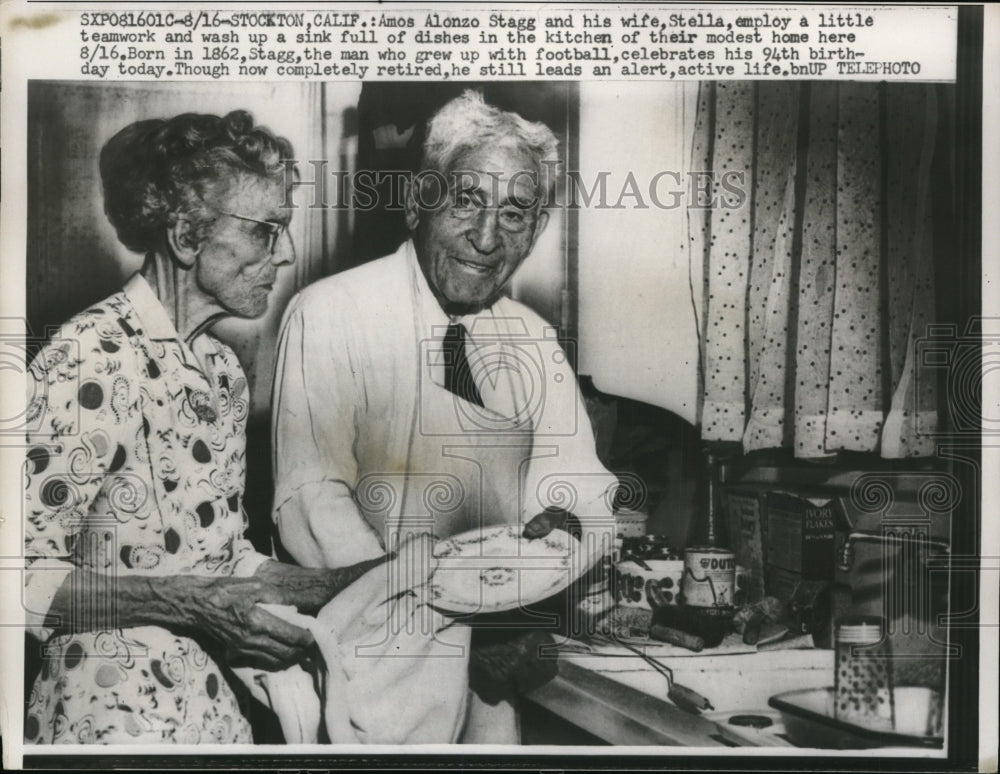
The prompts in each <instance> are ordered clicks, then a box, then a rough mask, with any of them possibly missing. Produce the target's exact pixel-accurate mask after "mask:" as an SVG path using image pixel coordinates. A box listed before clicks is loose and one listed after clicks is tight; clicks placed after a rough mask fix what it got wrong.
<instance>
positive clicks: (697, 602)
mask: <svg viewBox="0 0 1000 774" xmlns="http://www.w3.org/2000/svg"><path fill="white" fill-rule="evenodd" d="M682 591H683V593H684V604H685V605H686V606H687V607H692V608H706V609H712V612H714V613H718V614H720V615H727V614H728V615H730V616H731V615H732V613H733V604H734V595H735V593H736V555H735V554H734V553H733V552H732V551H730V550H728V549H726V548H715V547H714V546H695V547H693V548H686V549H685V550H684V580H683V582H682Z"/></svg>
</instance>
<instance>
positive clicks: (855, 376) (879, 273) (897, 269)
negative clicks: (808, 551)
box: [689, 82, 941, 458]
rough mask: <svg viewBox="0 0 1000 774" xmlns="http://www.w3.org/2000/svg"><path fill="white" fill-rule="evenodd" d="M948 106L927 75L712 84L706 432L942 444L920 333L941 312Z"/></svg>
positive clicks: (705, 241) (824, 449) (701, 125)
mask: <svg viewBox="0 0 1000 774" xmlns="http://www.w3.org/2000/svg"><path fill="white" fill-rule="evenodd" d="M940 107H941V106H940V105H939V100H938V94H937V91H936V87H935V86H934V85H932V84H877V83H876V84H867V83H813V84H802V83H779V82H760V83H748V82H719V83H710V84H708V83H706V84H702V86H701V88H700V90H699V96H698V115H697V118H696V121H695V138H694V144H693V146H692V171H694V172H698V171H701V170H706V171H708V172H710V173H711V177H710V179H711V180H712V181H713V183H714V188H712V190H711V191H709V192H708V195H706V197H705V198H704V200H703V201H702V202H701V204H706V205H707V206H704V207H703V208H701V209H698V208H692V209H690V210H689V213H690V218H691V222H690V242H689V249H690V250H691V251H692V260H694V257H695V256H697V257H698V261H696V262H695V265H697V263H703V266H704V288H703V291H704V292H703V300H704V301H703V309H702V321H701V333H702V336H701V365H702V373H701V393H702V405H701V428H702V436H703V438H704V439H705V440H708V441H741V442H742V444H743V448H744V450H745V451H748V452H749V451H752V450H755V449H767V448H779V447H792V448H794V450H795V455H796V456H799V457H823V456H828V455H831V454H833V453H835V452H838V451H861V452H875V453H878V454H880V455H882V456H883V457H889V458H897V457H908V456H927V455H931V454H933V453H934V444H933V433H934V432H935V431H936V429H937V422H938V413H937V395H936V377H935V375H934V374H933V373H928V372H925V371H923V370H922V369H921V367H920V364H919V363H917V362H916V359H917V358H916V346H915V342H916V340H917V339H919V338H920V337H921V336H922V335H924V334H925V333H926V331H927V326H928V325H929V324H932V323H933V322H934V304H935V295H934V276H933V272H934V260H933V259H934V255H933V253H934V239H933V236H934V229H933V217H932V216H933V215H934V213H933V212H932V210H931V208H930V206H929V205H930V201H931V196H932V193H933V192H932V185H934V184H940V181H934V180H932V174H931V172H932V166H933V165H932V161H934V156H935V149H936V132H937V126H938V121H939V108H940ZM940 166H941V165H940V164H938V165H937V169H938V171H940Z"/></svg>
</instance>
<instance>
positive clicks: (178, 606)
mask: <svg viewBox="0 0 1000 774" xmlns="http://www.w3.org/2000/svg"><path fill="white" fill-rule="evenodd" d="M192 580H193V579H190V578H188V577H186V576H174V577H146V576H141V575H121V576H113V577H108V576H103V575H98V574H96V573H92V572H89V571H87V570H81V569H77V570H74V571H73V572H72V573H70V575H69V576H68V577H67V578H66V580H65V581H64V582H63V584H62V586H60V587H59V590H58V591H57V592H56V594H55V596H54V597H53V599H52V604H51V605H50V607H49V610H48V615H47V618H46V625H47V626H52V627H54V629H55V630H56V633H59V634H67V633H74V632H85V631H99V630H104V629H113V628H129V627H133V626H163V627H164V628H167V629H172V630H177V629H180V628H185V627H187V626H188V625H189V624H190V615H189V612H190V611H191V610H192V609H193V607H194V605H195V604H197V593H196V592H195V588H194V587H193V585H192Z"/></svg>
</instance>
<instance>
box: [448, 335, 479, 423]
mask: <svg viewBox="0 0 1000 774" xmlns="http://www.w3.org/2000/svg"><path fill="white" fill-rule="evenodd" d="M444 386H445V389H447V390H450V391H451V392H453V393H455V394H456V395H457V396H458V397H460V398H464V399H465V400H467V401H469V403H475V404H476V405H477V406H482V405H483V399H482V398H480V397H479V390H478V389H476V381H475V379H473V378H472V369H471V368H470V367H469V359H468V358H467V357H466V356H465V326H464V325H462V324H461V323H452V324H451V325H449V326H448V330H447V331H446V332H445V334H444Z"/></svg>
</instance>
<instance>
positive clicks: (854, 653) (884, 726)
mask: <svg viewBox="0 0 1000 774" xmlns="http://www.w3.org/2000/svg"><path fill="white" fill-rule="evenodd" d="M835 637H836V645H835V649H836V653H835V659H836V660H835V662H834V663H835V665H836V666H835V667H834V668H835V669H836V673H835V677H834V698H835V706H834V712H835V717H836V718H837V719H838V720H842V721H844V722H847V723H854V724H856V725H863V726H866V727H868V728H871V729H874V730H880V731H892V730H893V727H894V711H893V690H892V669H891V666H892V664H891V651H890V648H889V641H888V638H887V637H886V635H885V621H884V619H882V618H880V617H878V616H850V617H846V618H841V619H839V620H838V621H837V622H836V626H835Z"/></svg>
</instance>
